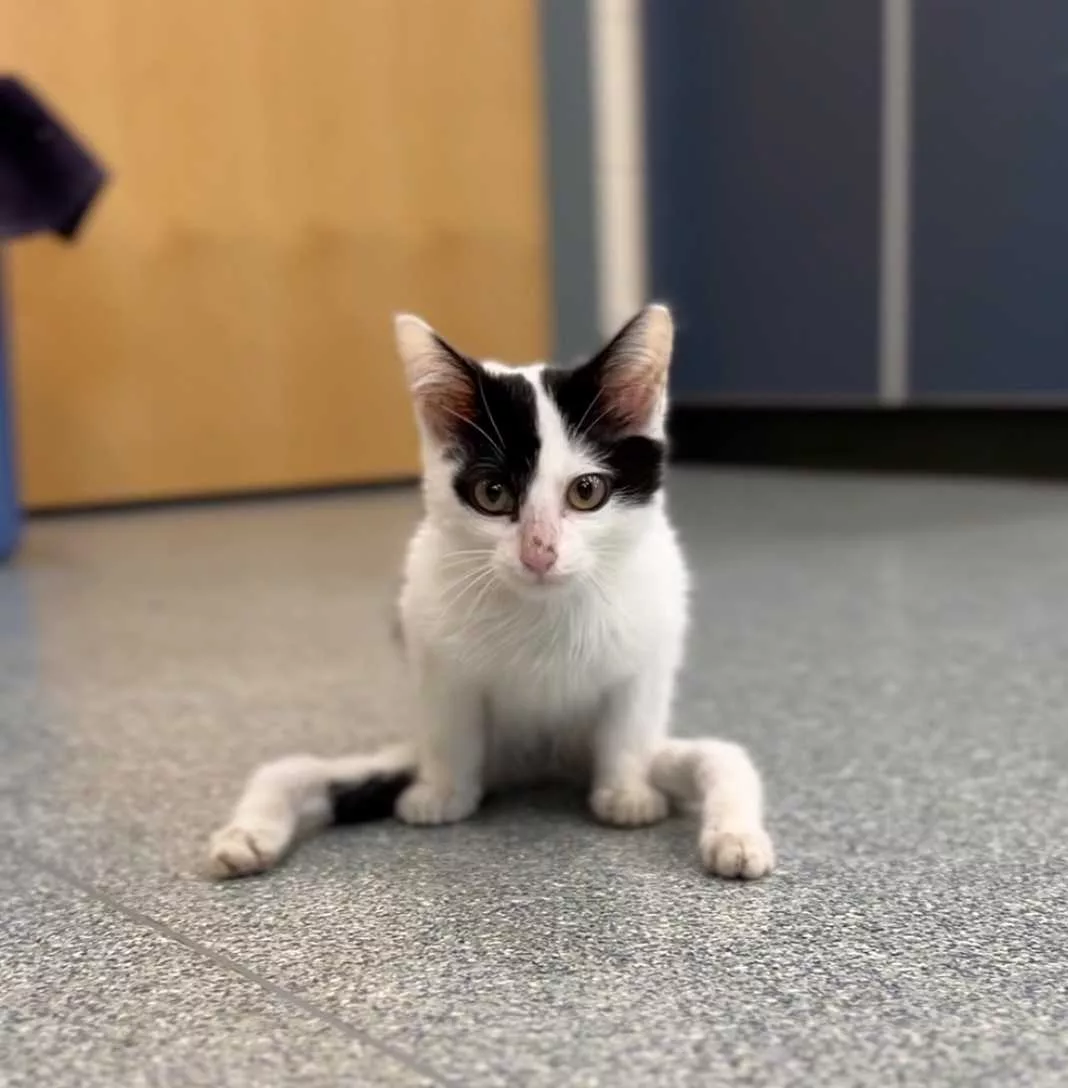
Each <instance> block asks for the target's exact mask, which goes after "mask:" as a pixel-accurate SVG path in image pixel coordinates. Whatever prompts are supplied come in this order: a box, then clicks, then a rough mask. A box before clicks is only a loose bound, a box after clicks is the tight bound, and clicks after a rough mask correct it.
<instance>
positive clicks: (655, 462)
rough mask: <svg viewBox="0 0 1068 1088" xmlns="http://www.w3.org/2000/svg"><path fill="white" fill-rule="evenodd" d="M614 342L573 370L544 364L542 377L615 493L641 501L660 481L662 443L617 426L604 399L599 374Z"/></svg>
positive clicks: (572, 431)
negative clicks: (547, 366) (603, 470)
mask: <svg viewBox="0 0 1068 1088" xmlns="http://www.w3.org/2000/svg"><path fill="white" fill-rule="evenodd" d="M614 343H615V342H614V341H613V344H609V345H608V347H606V348H605V349H604V350H603V351H601V352H600V353H599V354H597V355H595V356H594V357H593V358H592V359H591V360H590V361H589V362H588V363H584V364H583V365H582V366H580V367H577V368H576V369H574V370H565V369H563V368H546V369H545V370H543V371H542V382H543V383H544V385H545V389H546V391H547V392H548V394H549V396H550V397H552V399H553V402H554V403H555V404H556V407H557V408H558V409H559V411H560V415H561V416H562V418H563V420H564V424H565V426H566V427H567V430H568V432H569V433H570V434H572V435H574V436H575V437H576V438H579V439H581V440H582V442H583V443H585V444H586V445H587V446H589V447H590V448H591V449H592V450H593V452H594V454H595V455H596V457H597V459H598V460H599V461H600V462H601V463H602V464H603V465H604V467H605V469H606V470H607V471H608V473H609V475H610V476H611V477H612V487H613V492H614V494H615V495H616V496H617V497H618V498H619V500H620V501H621V502H628V503H633V504H636V505H640V504H643V503H647V502H650V501H652V498H653V496H654V495H655V494H656V493H657V492H658V491H659V490H660V488H661V486H662V485H663V482H664V456H665V449H664V443H663V442H659V441H657V440H656V439H655V438H647V437H646V436H644V435H636V434H626V433H623V432H621V431H620V430H619V427H618V424H617V423H616V422H615V421H614V419H613V415H612V412H611V411H610V405H607V404H605V403H603V401H604V397H603V393H604V386H603V384H602V380H603V376H604V370H605V367H606V366H609V365H611V359H610V357H609V352H610V351H611V350H612V349H613V345H614Z"/></svg>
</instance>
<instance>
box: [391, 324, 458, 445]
mask: <svg viewBox="0 0 1068 1088" xmlns="http://www.w3.org/2000/svg"><path fill="white" fill-rule="evenodd" d="M393 328H394V334H395V336H396V339H397V353H398V354H399V355H400V357H401V362H402V363H404V372H405V374H406V375H407V378H408V388H409V390H410V391H411V394H412V401H413V403H414V404H415V411H416V414H417V415H418V417H419V419H420V420H421V421H422V423H423V425H424V427H425V428H426V431H427V433H428V434H429V435H430V436H431V437H433V438H434V439H435V441H437V442H439V443H442V444H445V443H447V442H448V441H449V439H450V438H451V436H452V435H453V433H454V431H455V430H456V427H457V425H458V424H462V423H463V422H465V421H469V420H470V419H471V418H472V416H473V413H474V410H475V396H476V390H477V380H478V378H477V376H478V368H477V367H476V365H475V363H474V362H473V361H472V360H470V359H468V358H467V357H466V356H465V355H462V354H461V353H460V352H458V351H457V350H456V349H455V348H454V347H452V346H451V345H450V344H448V343H446V342H445V340H443V339H442V338H441V337H440V336H439V335H438V334H437V333H436V332H435V331H434V330H433V329H432V328H431V327H430V326H429V325H428V324H427V323H426V322H425V321H422V320H420V319H419V318H418V317H415V316H414V315H413V314H397V315H396V316H395V317H394V319H393Z"/></svg>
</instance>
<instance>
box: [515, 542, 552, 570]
mask: <svg viewBox="0 0 1068 1088" xmlns="http://www.w3.org/2000/svg"><path fill="white" fill-rule="evenodd" d="M519 560H520V562H521V563H522V564H523V566H524V567H526V568H527V570H529V571H532V572H533V573H534V574H548V573H549V571H551V570H552V569H553V566H554V565H555V563H556V545H555V544H549V543H547V542H546V541H545V539H544V538H543V537H540V536H531V537H528V538H527V539H526V540H524V541H523V543H522V546H521V547H520V549H519Z"/></svg>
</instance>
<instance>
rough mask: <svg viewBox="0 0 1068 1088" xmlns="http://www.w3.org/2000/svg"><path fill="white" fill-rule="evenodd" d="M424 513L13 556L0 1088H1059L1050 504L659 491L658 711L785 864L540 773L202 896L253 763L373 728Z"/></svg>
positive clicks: (148, 523) (1064, 954)
mask: <svg viewBox="0 0 1068 1088" xmlns="http://www.w3.org/2000/svg"><path fill="white" fill-rule="evenodd" d="M415 504H416V500H415V497H414V495H413V494H411V493H407V492H395V493H386V492H382V493H369V494H366V495H361V496H350V497H343V498H330V499H313V500H302V501H290V502H277V503H266V504H261V505H241V506H234V507H215V508H206V509H193V510H185V511H169V512H167V511H164V512H157V513H141V514H129V515H121V516H105V517H87V518H78V519H69V520H55V521H45V522H39V523H36V524H34V525H33V526H32V527H31V530H30V533H29V538H28V541H27V547H26V549H25V553H24V555H23V557H22V559H21V560H20V562H19V563H18V564H17V565H16V566H14V567H10V568H6V569H2V570H0V1084H3V1085H5V1086H16V1085H18V1086H22V1085H27V1086H29V1085H34V1086H37V1085H43V1084H52V1085H55V1086H56V1088H65V1086H68V1085H69V1086H75V1085H77V1086H79V1088H96V1086H104V1085H108V1086H114V1088H119V1086H126V1085H150V1084H151V1085H182V1086H185V1085H212V1086H219V1085H248V1086H255V1088H269V1086H271V1085H283V1084H300V1085H324V1086H325V1085H336V1084H342V1083H343V1084H346V1085H368V1086H379V1085H402V1086H405V1085H438V1084H451V1085H456V1086H458V1088H459V1086H463V1088H484V1086H490V1085H502V1086H505V1085H507V1086H513V1085H523V1086H531V1088H541V1086H544V1088H558V1086H563V1085H591V1086H592V1085H608V1086H616V1085H620V1086H626V1088H645V1086H650V1088H652V1086H656V1088H671V1086H675V1085H695V1086H699V1085H713V1084H738V1085H742V1084H744V1085H760V1086H777V1085H804V1086H806V1088H807V1086H820V1088H824V1086H835V1085H872V1086H874V1085H887V1084H916V1085H919V1084H923V1085H929V1086H936V1085H980V1084H982V1085H997V1086H998V1088H1005V1086H1010V1085H1020V1086H1025V1085H1026V1086H1027V1088H1040V1086H1044V1085H1055V1084H1056V1085H1062V1084H1064V1078H1065V1069H1066V1067H1068V1058H1066V1053H1068V1051H1066V1042H1065V1039H1066V1033H1068V491H1066V490H1064V489H1057V488H1052V487H1037V486H1036V487H1028V486H1011V485H992V484H979V483H960V484H954V483H948V482H929V481H928V482H905V481H894V480H869V479H863V478H856V479H842V478H838V479H836V478H812V477H805V476H787V475H783V476H774V475H760V474H751V475H747V474H723V473H718V474H717V473H711V472H703V471H686V472H680V473H678V474H677V476H676V480H675V487H674V507H675V510H676V513H677V516H678V519H679V521H680V522H681V525H682V527H683V533H684V538H685V541H686V544H687V546H688V550H689V553H690V555H691V557H692V560H693V563H694V566H695V568H696V571H697V589H698V596H697V624H696V632H695V637H694V640H693V646H692V653H691V660H690V666H689V669H688V671H687V674H686V678H685V684H684V693H683V698H682V699H681V702H680V706H679V712H678V718H679V723H678V724H679V729H680V730H682V731H685V732H689V733H700V732H705V731H712V730H717V731H722V732H723V733H724V734H728V735H730V736H735V737H739V738H744V739H746V740H747V741H748V743H749V744H750V745H751V747H752V749H753V751H754V752H755V754H756V756H757V758H758V759H759V762H760V763H761V765H762V766H763V768H764V769H765V771H766V775H767V779H768V784H769V790H770V796H771V819H772V826H773V828H774V831H775V833H776V835H777V839H778V843H779V849H780V853H781V859H782V864H781V869H780V871H779V872H778V874H777V875H776V876H774V877H773V878H772V879H770V880H768V881H767V882H765V883H762V884H760V885H757V886H745V887H743V886H739V885H733V884H727V883H719V882H716V881H714V880H711V879H709V878H707V877H706V876H704V875H703V874H702V873H701V872H700V870H699V868H698V866H697V864H696V858H695V856H694V850H693V841H692V829H691V828H689V827H688V826H686V825H685V824H683V823H681V822H679V823H673V824H669V825H664V826H660V827H657V828H653V829H650V830H648V831H642V832H632V833H621V832H613V831H610V830H604V829H600V828H598V827H595V826H594V825H592V824H591V823H590V822H589V821H588V820H587V819H586V818H585V816H584V815H583V813H582V811H581V809H580V808H579V807H576V806H575V805H574V804H572V803H571V802H570V801H568V800H566V799H560V798H555V797H539V796H533V797H528V798H523V799H519V800H517V801H515V802H513V803H510V804H504V805H500V806H497V807H495V808H492V809H491V810H489V811H487V812H486V813H485V814H484V815H483V816H481V817H480V818H479V819H477V820H476V821H474V822H472V823H470V824H466V825H461V826H457V827H454V828H449V829H442V830H437V831H419V830H415V829H408V828H403V827H400V826H396V825H394V824H392V823H383V824H379V825H374V826H370V827H365V828H354V829H350V830H346V831H338V832H334V833H332V834H329V835H326V836H324V837H322V838H320V839H318V840H316V841H314V842H312V843H310V844H308V845H306V846H305V847H303V848H302V849H301V850H300V851H299V852H298V853H297V854H296V855H295V856H294V857H293V859H292V861H291V862H290V864H288V865H287V866H286V867H285V868H284V869H282V870H281V871H279V872H277V873H275V874H273V875H271V876H269V877H267V878H264V879H258V880H251V881H245V882H241V883H235V884H229V885H224V886H218V885H212V884H209V883H206V882H205V881H203V880H201V879H200V878H199V877H198V876H197V873H196V867H197V863H198V860H199V856H200V851H201V849H202V842H203V839H204V836H205V835H206V834H207V832H208V831H209V830H210V828H211V827H212V825H213V824H214V823H215V822H216V821H217V820H218V819H219V818H220V817H222V816H223V815H224V813H225V812H226V810H227V807H228V806H229V804H230V803H231V802H232V801H233V799H234V796H235V792H236V790H237V789H238V787H239V785H240V782H241V780H242V778H243V777H244V775H245V773H246V771H247V770H248V769H249V768H250V767H251V766H252V765H253V764H254V763H256V762H257V761H259V760H261V759H263V758H265V757H269V756H272V755H276V754H281V753H284V752H286V751H288V750H291V749H294V748H311V749H317V750H321V751H323V752H333V751H340V750H343V749H345V748H348V747H354V746H361V745H364V744H368V743H371V742H373V740H374V738H376V737H377V736H379V735H382V734H385V733H388V732H389V731H390V730H391V729H392V728H393V727H394V726H395V725H396V724H397V723H396V722H395V721H394V720H393V717H392V715H393V707H394V705H395V693H396V691H397V689H398V686H399V685H401V684H402V683H403V682H404V681H403V677H402V673H401V671H400V667H399V663H398V662H397V660H396V658H395V655H394V650H393V647H392V645H391V644H390V641H389V638H388V614H389V603H390V598H391V594H392V592H393V579H394V576H395V570H396V566H397V563H398V560H399V556H400V552H401V548H402V546H403V542H404V539H405V535H406V534H407V532H408V530H409V528H410V526H411V524H412V521H413V518H414V516H415V510H416V505H415Z"/></svg>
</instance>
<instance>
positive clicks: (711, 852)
mask: <svg viewBox="0 0 1068 1088" xmlns="http://www.w3.org/2000/svg"><path fill="white" fill-rule="evenodd" d="M700 850H701V861H702V862H703V863H704V866H705V868H706V869H707V870H708V871H709V872H710V873H715V875H716V876H725V877H737V878H739V879H741V880H758V879H759V878H760V877H762V876H767V875H768V873H770V872H771V870H772V869H774V868H775V848H774V847H773V846H772V845H771V838H770V837H769V835H768V833H767V832H766V831H765V830H764V829H763V828H762V827H758V828H755V829H750V830H744V829H743V830H736V831H706V832H704V833H703V834H702V835H701V842H700Z"/></svg>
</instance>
